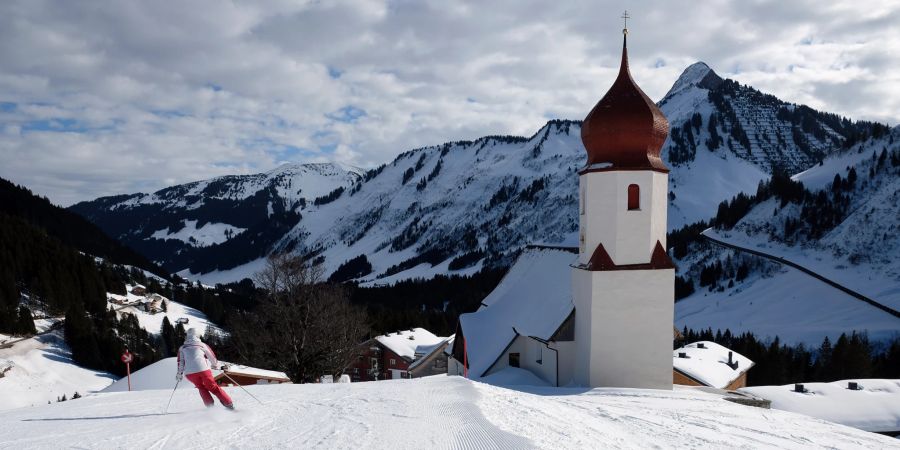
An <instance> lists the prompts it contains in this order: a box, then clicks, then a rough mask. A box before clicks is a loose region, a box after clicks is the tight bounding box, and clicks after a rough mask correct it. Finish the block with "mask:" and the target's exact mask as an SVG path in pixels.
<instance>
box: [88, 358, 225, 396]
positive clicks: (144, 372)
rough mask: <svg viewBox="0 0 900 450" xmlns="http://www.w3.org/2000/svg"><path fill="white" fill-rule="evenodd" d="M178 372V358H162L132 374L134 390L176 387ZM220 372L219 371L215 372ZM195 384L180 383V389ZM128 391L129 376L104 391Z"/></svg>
mask: <svg viewBox="0 0 900 450" xmlns="http://www.w3.org/2000/svg"><path fill="white" fill-rule="evenodd" d="M176 373H178V358H166V359H161V360H159V361H157V362H155V363H153V364H150V365H149V366H147V367H144V368H142V369H141V370H138V371H135V372H133V373H132V374H131V390H132V391H149V390H155V389H164V390H168V391H171V390H172V389H175V374H176ZM214 373H216V374H218V372H214ZM193 387H194V385H192V384H191V383H189V382H187V381H182V382H181V383H179V384H178V389H188V388H191V389H193ZM124 391H128V378H127V377H126V378H122V379H120V380H118V381H116V382H115V383H113V384H112V385H110V386H109V387H107V388H106V389H104V390H103V391H102V392H124Z"/></svg>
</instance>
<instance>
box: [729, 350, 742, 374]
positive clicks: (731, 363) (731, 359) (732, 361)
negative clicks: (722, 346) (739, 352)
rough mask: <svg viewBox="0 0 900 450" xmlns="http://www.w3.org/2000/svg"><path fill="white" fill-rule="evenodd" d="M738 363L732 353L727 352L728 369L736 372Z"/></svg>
mask: <svg viewBox="0 0 900 450" xmlns="http://www.w3.org/2000/svg"><path fill="white" fill-rule="evenodd" d="M739 365H740V362H739V361H738V360H736V359H734V352H731V351H729V352H728V367H731V370H737V368H738V366H739Z"/></svg>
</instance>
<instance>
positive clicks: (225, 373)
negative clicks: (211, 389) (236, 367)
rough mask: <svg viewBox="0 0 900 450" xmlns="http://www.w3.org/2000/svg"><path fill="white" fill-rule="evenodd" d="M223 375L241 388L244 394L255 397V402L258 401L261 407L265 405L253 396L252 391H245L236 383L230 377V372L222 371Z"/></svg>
mask: <svg viewBox="0 0 900 450" xmlns="http://www.w3.org/2000/svg"><path fill="white" fill-rule="evenodd" d="M222 374H224V375H225V377H226V378H228V379H229V380H231V382H232V383H234V384H236V385H237V387H239V388H241V389H242V390H243V391H244V392H246V393H247V395H249V396H251V397H253V400H256V401H258V402H259V404H260V405H262V404H263V402H261V401H260V400H259V399H258V398H256V397H254V396H253V394H251V393H250V391H248V390H246V389H244V387H243V386H241V384H240V383H238V382H237V381H234V378H231V376H229V375H228V372H226V371H224V370H223V371H222Z"/></svg>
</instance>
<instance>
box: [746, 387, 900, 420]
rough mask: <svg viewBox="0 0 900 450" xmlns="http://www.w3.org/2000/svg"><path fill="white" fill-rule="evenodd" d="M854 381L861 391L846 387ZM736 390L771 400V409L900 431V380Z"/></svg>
mask: <svg viewBox="0 0 900 450" xmlns="http://www.w3.org/2000/svg"><path fill="white" fill-rule="evenodd" d="M851 381H854V382H857V383H858V384H859V386H860V387H861V389H860V390H855V391H854V390H850V389H848V383H849V382H851ZM803 386H804V388H805V389H806V390H807V392H805V393H799V392H794V385H793V384H791V385H785V386H754V387H748V388H743V389H739V390H740V391H743V392H748V393H750V394H753V395H755V396H757V397H762V398H765V399H768V400H771V401H772V408H775V409H780V410H784V411H791V412H796V413H800V414H806V415H808V416H812V417H817V418H819V419H824V420H828V421H830V422H835V423H840V424H844V425H848V426H851V427H854V428H859V429H861V430H866V431H875V432H894V433H896V432H900V380H875V379H873V380H843V381H835V382H833V383H805V384H804V385H803Z"/></svg>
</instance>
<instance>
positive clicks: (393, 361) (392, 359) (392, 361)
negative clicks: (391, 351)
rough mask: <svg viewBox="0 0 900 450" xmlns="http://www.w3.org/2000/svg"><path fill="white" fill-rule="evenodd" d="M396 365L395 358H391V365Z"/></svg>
mask: <svg viewBox="0 0 900 450" xmlns="http://www.w3.org/2000/svg"><path fill="white" fill-rule="evenodd" d="M396 365H397V360H396V359H394V358H391V367H393V366H396Z"/></svg>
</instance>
